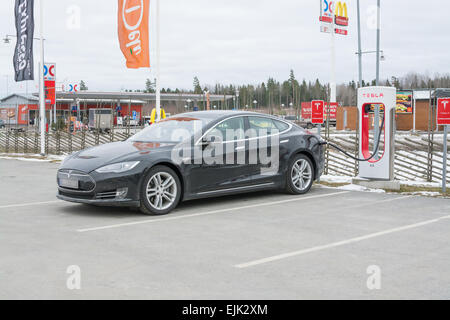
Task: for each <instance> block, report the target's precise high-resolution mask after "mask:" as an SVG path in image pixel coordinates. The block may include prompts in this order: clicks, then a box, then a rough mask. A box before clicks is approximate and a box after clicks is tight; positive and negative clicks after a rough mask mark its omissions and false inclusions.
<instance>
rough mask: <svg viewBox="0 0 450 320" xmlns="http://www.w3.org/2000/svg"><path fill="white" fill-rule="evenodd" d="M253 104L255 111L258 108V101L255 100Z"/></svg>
mask: <svg viewBox="0 0 450 320" xmlns="http://www.w3.org/2000/svg"><path fill="white" fill-rule="evenodd" d="M253 104H254V105H255V110H256V106H257V105H258V101H256V100H254V101H253Z"/></svg>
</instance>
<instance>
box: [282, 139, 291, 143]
mask: <svg viewBox="0 0 450 320" xmlns="http://www.w3.org/2000/svg"><path fill="white" fill-rule="evenodd" d="M288 142H289V139H287V140H283V141H280V143H288Z"/></svg>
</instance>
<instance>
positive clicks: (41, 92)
mask: <svg viewBox="0 0 450 320" xmlns="http://www.w3.org/2000/svg"><path fill="white" fill-rule="evenodd" d="M42 2H43V0H40V1H39V11H40V23H39V33H40V43H41V65H40V68H39V116H40V120H41V121H40V126H41V127H40V129H41V130H40V131H41V155H45V97H44V36H43V34H44V8H43V7H44V6H43V3H42Z"/></svg>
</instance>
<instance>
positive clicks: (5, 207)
mask: <svg viewBox="0 0 450 320" xmlns="http://www.w3.org/2000/svg"><path fill="white" fill-rule="evenodd" d="M58 202H61V203H62V201H61V200H53V201H43V202H30V203H21V204H9V205H4V206H0V209H8V208H19V207H30V206H42V205H45V204H52V203H58Z"/></svg>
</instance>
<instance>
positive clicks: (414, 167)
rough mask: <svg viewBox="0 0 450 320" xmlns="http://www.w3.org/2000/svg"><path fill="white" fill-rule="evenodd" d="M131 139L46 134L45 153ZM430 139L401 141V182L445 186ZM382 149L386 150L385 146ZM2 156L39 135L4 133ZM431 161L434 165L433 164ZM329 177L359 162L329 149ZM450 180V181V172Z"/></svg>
mask: <svg viewBox="0 0 450 320" xmlns="http://www.w3.org/2000/svg"><path fill="white" fill-rule="evenodd" d="M129 136H130V134H129V133H127V132H123V133H121V132H117V131H112V132H110V133H109V134H102V133H98V132H94V133H93V132H87V131H83V132H77V133H75V134H70V133H68V132H65V131H56V132H50V133H46V137H45V150H46V153H47V154H55V155H59V154H70V153H72V152H75V151H80V150H83V149H86V148H89V147H93V146H96V145H101V144H105V143H109V142H116V141H123V140H125V139H127V138H128V137H129ZM329 140H330V141H331V142H333V143H334V144H337V145H338V146H340V147H341V148H343V149H344V150H346V151H347V152H349V153H351V154H354V155H356V156H358V147H357V136H356V135H351V134H347V135H339V134H337V135H331V136H330V137H329ZM428 148H429V143H428V140H427V139H426V138H423V137H419V138H417V137H416V138H415V139H413V138H411V137H401V136H399V137H397V138H396V154H395V176H396V178H397V179H399V180H421V181H430V182H431V181H433V182H441V180H442V165H443V155H442V148H443V145H442V143H438V142H436V141H433V148H431V149H430V150H429V149H428ZM380 149H381V150H382V149H383V144H381V146H380ZM0 152H3V153H30V154H38V153H39V152H40V136H39V133H38V132H13V131H1V132H0ZM430 159H431V162H430V161H429V160H430ZM447 159H448V162H449V163H450V158H448V157H447ZM325 173H326V174H330V175H340V176H357V174H358V162H356V161H354V160H352V159H350V158H348V157H346V156H344V155H343V154H342V153H340V152H338V151H336V150H334V149H333V148H329V150H328V152H327V157H326V163H325ZM447 179H448V180H449V181H450V171H449V176H448V177H447Z"/></svg>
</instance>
